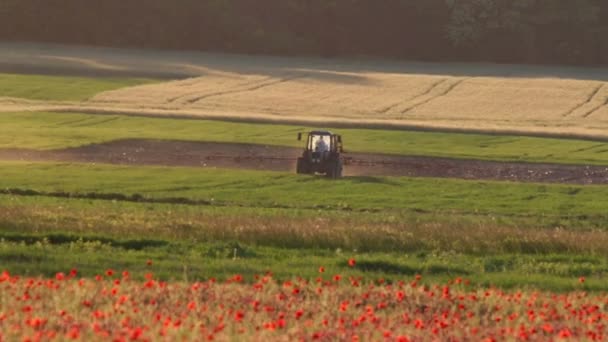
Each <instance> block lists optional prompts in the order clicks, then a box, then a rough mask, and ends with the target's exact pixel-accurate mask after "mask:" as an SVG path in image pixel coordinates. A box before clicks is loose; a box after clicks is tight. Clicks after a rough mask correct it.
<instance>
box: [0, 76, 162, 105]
mask: <svg viewBox="0 0 608 342" xmlns="http://www.w3.org/2000/svg"><path fill="white" fill-rule="evenodd" d="M151 82H154V81H153V80H150V79H143V78H85V77H69V76H40V75H16V74H0V97H4V96H6V97H15V98H23V99H29V100H48V101H50V100H52V101H82V100H86V99H88V98H90V97H92V96H94V95H95V94H98V93H100V92H103V91H108V90H114V89H118V88H123V87H129V86H134V85H139V84H145V83H151Z"/></svg>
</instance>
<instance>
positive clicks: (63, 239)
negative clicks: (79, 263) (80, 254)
mask: <svg viewBox="0 0 608 342" xmlns="http://www.w3.org/2000/svg"><path fill="white" fill-rule="evenodd" d="M0 239H2V240H4V241H8V242H14V243H24V244H28V245H31V244H34V243H48V244H51V245H62V244H69V243H79V242H84V243H90V242H99V243H102V244H104V245H108V246H111V247H118V248H123V249H126V250H142V249H145V248H157V247H165V246H167V245H169V242H167V241H163V240H148V239H142V240H124V241H119V240H115V239H110V238H104V237H95V236H75V235H69V234H49V235H44V236H33V235H20V234H0Z"/></svg>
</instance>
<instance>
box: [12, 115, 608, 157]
mask: <svg viewBox="0 0 608 342" xmlns="http://www.w3.org/2000/svg"><path fill="white" fill-rule="evenodd" d="M0 127H2V128H3V134H2V135H0V148H31V149H43V150H44V149H58V148H65V147H74V146H80V145H87V144H92V143H102V142H107V141H112V140H117V139H127V138H144V139H164V140H191V141H218V142H238V143H254V144H268V145H281V146H292V147H301V146H302V143H301V142H298V141H296V133H297V132H301V131H306V130H310V129H311V127H304V126H293V125H269V124H247V123H231V122H221V121H206V120H186V119H169V118H144V117H133V116H120V115H90V114H61V113H0ZM334 131H336V132H338V133H340V134H342V135H343V138H344V142H345V149H346V150H347V151H351V152H377V153H389V154H402V155H427V156H441V157H454V158H471V159H483V160H511V161H530V162H555V163H572V164H582V163H585V164H604V165H606V164H608V143H600V142H593V141H584V140H566V139H561V140H560V139H548V138H532V137H515V136H494V135H482V134H455V133H431V132H411V131H398V130H394V131H391V130H388V131H387V130H372V129H335V130H334Z"/></svg>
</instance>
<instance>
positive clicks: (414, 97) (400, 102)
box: [376, 78, 448, 114]
mask: <svg viewBox="0 0 608 342" xmlns="http://www.w3.org/2000/svg"><path fill="white" fill-rule="evenodd" d="M447 81H448V79H447V78H442V79H440V80H439V81H437V82H434V83H433V84H431V85H430V86H429V87H428V89H427V90H425V91H424V92H422V93H420V94H418V95H414V96H413V97H411V98H409V99H407V100H406V101H405V102H411V101H415V100H416V99H419V98H421V97H423V96H426V95H428V94H430V93H431V92H432V91H433V90H434V89H435V88H437V87H438V86H440V85H441V84H442V83H444V82H447ZM403 103H404V102H403V101H399V102H397V103H394V104H392V105H389V106H388V107H385V108H383V109H380V110H377V111H376V113H378V114H386V113H388V112H389V111H391V110H392V109H394V108H396V107H397V106H399V105H400V104H403Z"/></svg>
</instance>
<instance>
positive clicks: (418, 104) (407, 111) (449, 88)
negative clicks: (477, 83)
mask: <svg viewBox="0 0 608 342" xmlns="http://www.w3.org/2000/svg"><path fill="white" fill-rule="evenodd" d="M469 79H470V78H461V79H458V80H456V81H455V82H454V83H452V84H449V85H448V86H447V88H446V89H445V90H444V91H442V92H441V93H439V94H437V95H435V96H431V97H429V98H428V99H426V100H424V101H422V102H419V103H416V104H414V105H412V106H410V107H407V108H405V109H404V110H402V111H401V114H402V115H406V114H407V113H409V112H411V111H412V110H414V109H416V108H419V107H422V106H424V105H425V104H427V103H430V102H431V101H434V100H436V99H438V98H440V97H443V96H446V95H448V94H449V93H450V92H452V91H453V90H454V89H456V87H458V86H459V85H461V84H462V83H463V82H465V81H467V80H469ZM446 83H449V82H444V83H441V84H439V85H438V86H437V87H435V88H434V89H439V88H441V86H443V85H444V84H446ZM429 93H430V92H429Z"/></svg>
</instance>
